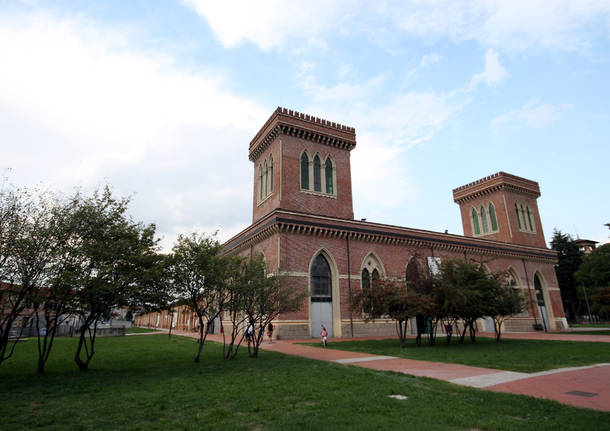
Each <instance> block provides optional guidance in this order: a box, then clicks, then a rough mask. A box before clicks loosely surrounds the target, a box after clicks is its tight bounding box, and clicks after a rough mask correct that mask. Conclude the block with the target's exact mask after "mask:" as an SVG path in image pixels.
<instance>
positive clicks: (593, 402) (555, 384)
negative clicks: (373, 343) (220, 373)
mask: <svg viewBox="0 0 610 431" xmlns="http://www.w3.org/2000/svg"><path fill="white" fill-rule="evenodd" d="M174 333H175V334H176V335H184V336H189V337H192V338H197V334H196V333H194V332H183V331H175V332H174ZM481 335H488V336H489V335H490V334H481ZM503 337H506V338H517V339H533V340H560V341H598V342H606V343H609V342H610V336H604V335H578V334H567V333H549V334H546V333H509V334H505V335H503ZM590 337H593V338H592V339H591V338H590ZM376 338H379V337H376ZM384 338H387V337H384ZM208 339H209V340H211V341H218V342H222V336H220V335H217V334H212V335H210V336H208ZM312 340H315V339H311V338H308V339H304V340H281V341H274V342H273V343H268V342H267V341H265V342H264V343H263V344H262V345H261V349H264V350H269V351H274V352H280V353H284V354H287V355H294V356H301V357H304V358H309V359H316V360H321V361H328V362H335V363H338V364H345V365H352V366H357V367H364V368H370V369H374V370H383V371H395V372H399V373H405V374H409V375H413V376H418V377H431V378H434V379H439V380H445V381H448V382H452V383H455V384H459V385H463V386H471V387H477V388H481V389H484V390H491V391H495V392H508V393H513V394H521V395H529V396H533V397H537V398H547V399H551V400H555V401H559V402H560V403H564V404H569V405H572V406H577V407H586V408H590V409H596V410H603V411H610V363H608V364H596V365H592V366H586V367H574V368H565V369H558V370H549V371H543V372H540V373H531V374H528V373H517V372H512V371H504V370H496V369H492V368H480V367H471V366H467V365H460V364H445V363H440V362H430V361H420V360H414V359H404V358H393V357H388V356H379V355H373V354H368V353H358V352H347V351H342V350H336V349H323V348H318V347H312V346H304V345H302V344H299V343H311V342H312ZM347 340H348V339H334V340H333V339H331V340H330V342H331V343H340V342H341V341H347ZM350 340H351V339H350ZM608 359H609V361H610V358H608Z"/></svg>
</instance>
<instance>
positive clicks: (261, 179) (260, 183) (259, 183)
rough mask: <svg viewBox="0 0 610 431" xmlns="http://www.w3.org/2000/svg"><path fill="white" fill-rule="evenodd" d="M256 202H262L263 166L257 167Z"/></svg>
mask: <svg viewBox="0 0 610 431" xmlns="http://www.w3.org/2000/svg"><path fill="white" fill-rule="evenodd" d="M258 200H259V201H262V200H263V165H258Z"/></svg>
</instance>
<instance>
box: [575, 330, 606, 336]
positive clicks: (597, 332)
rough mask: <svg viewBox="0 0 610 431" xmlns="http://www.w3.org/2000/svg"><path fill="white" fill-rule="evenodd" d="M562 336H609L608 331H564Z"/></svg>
mask: <svg viewBox="0 0 610 431" xmlns="http://www.w3.org/2000/svg"><path fill="white" fill-rule="evenodd" d="M564 334H576V335H579V334H585V335H610V329H609V330H607V331H601V330H600V331H566V332H564Z"/></svg>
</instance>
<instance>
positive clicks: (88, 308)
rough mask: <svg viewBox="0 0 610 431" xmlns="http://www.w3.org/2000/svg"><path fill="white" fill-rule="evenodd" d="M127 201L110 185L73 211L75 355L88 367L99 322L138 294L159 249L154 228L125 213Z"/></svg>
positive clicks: (83, 368)
mask: <svg viewBox="0 0 610 431" xmlns="http://www.w3.org/2000/svg"><path fill="white" fill-rule="evenodd" d="M128 204H129V199H127V198H121V199H116V198H114V197H113V196H112V193H111V191H110V189H109V188H108V187H105V188H104V190H103V191H102V192H95V193H94V194H93V196H92V197H89V198H85V199H83V200H82V201H81V203H80V204H79V208H78V210H77V211H76V212H75V214H74V218H75V224H76V228H75V234H74V238H73V243H74V244H75V246H74V247H72V248H71V253H73V254H74V255H73V259H74V261H75V262H78V265H75V266H74V269H73V275H72V277H73V280H74V285H75V292H74V295H75V303H76V305H75V310H76V312H77V313H78V315H79V317H80V325H81V326H80V336H79V341H78V345H77V349H76V354H75V356H74V361H75V362H76V364H77V365H78V367H79V369H80V370H82V371H86V370H87V369H88V367H89V364H90V362H91V359H92V358H93V355H94V354H95V339H96V333H97V325H98V323H99V321H100V320H101V319H102V318H104V317H106V316H110V313H111V310H112V308H113V307H122V306H127V305H129V303H130V300H131V299H132V298H133V296H134V292H137V290H138V287H139V281H140V278H141V275H142V269H143V268H145V267H146V264H147V262H150V261H151V256H153V255H154V254H155V253H156V245H157V240H155V238H154V234H155V226H154V225H148V226H145V225H143V224H142V223H137V222H134V221H133V220H131V219H130V218H129V217H128V216H127V208H128Z"/></svg>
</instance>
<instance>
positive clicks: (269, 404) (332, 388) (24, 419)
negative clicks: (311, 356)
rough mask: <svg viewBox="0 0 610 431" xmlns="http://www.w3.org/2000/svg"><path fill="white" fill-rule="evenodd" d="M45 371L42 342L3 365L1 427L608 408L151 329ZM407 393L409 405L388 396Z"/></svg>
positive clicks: (253, 426)
mask: <svg viewBox="0 0 610 431" xmlns="http://www.w3.org/2000/svg"><path fill="white" fill-rule="evenodd" d="M56 342H57V345H56V351H54V352H53V355H52V356H51V359H50V361H49V364H48V369H47V374H46V375H43V376H38V375H36V374H34V370H35V361H34V359H35V343H24V344H23V345H20V346H19V349H18V350H17V352H16V357H14V358H12V359H10V360H9V361H8V362H6V363H4V364H2V365H1V366H0V418H1V420H0V429H2V430H32V429H44V430H51V431H52V430H96V431H99V430H108V429H110V430H167V429H171V430H192V429H206V430H215V429H221V430H275V429H277V430H308V429H312V430H315V429H339V430H341V429H345V430H375V429H379V430H386V429H414V430H420V429H426V430H469V429H480V430H536V431H540V430H558V429H562V430H592V429H601V428H603V427H604V426H605V425H604V424H607V423H608V422H609V421H610V413H607V412H598V411H594V410H587V409H579V408H575V407H570V406H565V405H562V404H559V403H557V402H554V401H549V400H541V399H534V398H530V397H524V396H518V395H510V394H502V393H495V392H491V391H489V392H488V391H482V390H477V389H471V388H465V387H460V386H456V385H452V384H449V383H445V382H440V381H435V380H431V379H425V378H415V377H411V376H408V375H404V374H398V373H392V372H380V371H374V370H368V369H364V368H359V367H348V366H342V365H337V364H331V363H326V362H321V361H313V360H308V359H303V358H295V357H289V356H285V355H281V354H278V353H273V352H262V353H261V355H262V356H261V357H260V358H258V359H250V358H248V357H247V355H246V354H245V352H242V353H241V354H240V355H239V356H238V358H237V359H236V360H235V361H224V360H222V359H221V346H219V345H216V344H213V343H210V344H208V345H206V347H205V348H204V353H203V357H202V362H201V363H199V364H195V363H194V362H193V360H192V359H193V355H194V350H195V344H194V342H193V340H190V339H186V338H183V337H177V336H173V337H171V339H170V338H169V337H165V336H158V335H156V336H141V337H121V338H104V339H100V340H98V345H97V353H96V355H95V357H94V359H93V362H92V364H91V366H92V368H91V369H90V370H89V371H88V372H86V373H83V372H79V371H78V370H77V369H76V366H75V365H74V363H73V362H72V356H73V350H74V347H75V342H76V340H75V339H58V340H56ZM390 394H404V395H407V396H408V397H409V398H408V399H407V400H404V401H400V400H395V399H390V398H388V397H387V396H388V395H390Z"/></svg>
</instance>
